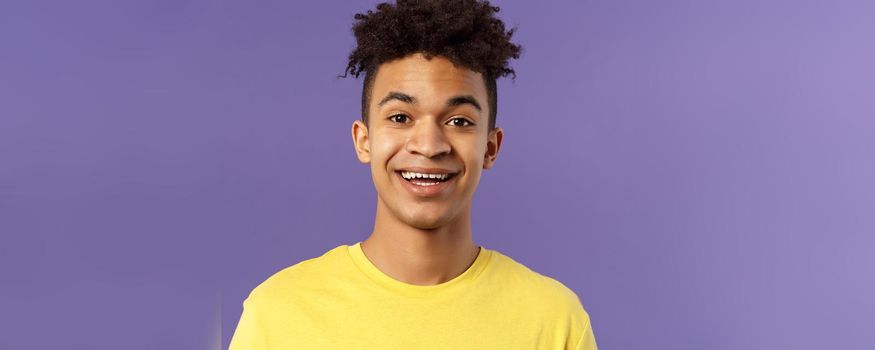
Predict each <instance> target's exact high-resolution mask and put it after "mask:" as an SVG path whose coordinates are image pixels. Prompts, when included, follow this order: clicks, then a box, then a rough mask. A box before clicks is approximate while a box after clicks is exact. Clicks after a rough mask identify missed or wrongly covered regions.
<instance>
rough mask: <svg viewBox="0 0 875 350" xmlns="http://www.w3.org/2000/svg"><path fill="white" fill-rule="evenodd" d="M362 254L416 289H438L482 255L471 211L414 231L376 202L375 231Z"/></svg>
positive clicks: (384, 270) (464, 210) (363, 243)
mask: <svg viewBox="0 0 875 350" xmlns="http://www.w3.org/2000/svg"><path fill="white" fill-rule="evenodd" d="M361 246H362V251H364V253H365V255H366V256H367V257H368V260H370V261H371V262H372V263H373V264H374V265H375V266H376V267H377V268H378V269H380V271H382V272H383V273H385V274H387V275H389V276H390V277H392V278H394V279H396V280H398V281H401V282H405V283H409V284H414V285H435V284H440V283H444V282H446V281H449V280H451V279H453V278H455V277H457V276H459V275H461V274H462V273H463V272H465V271H466V270H467V269H468V268H469V267H470V266H471V264H473V263H474V260H475V259H476V258H477V254H479V252H480V247H479V246H477V245H476V244H475V243H474V241H473V239H472V237H471V210H470V206H469V207H467V208H464V209H463V210H462V211H461V212H460V213H459V215H457V217H456V218H455V219H453V220H452V221H451V222H448V223H447V224H446V225H442V226H440V227H437V228H433V229H420V228H416V227H412V226H410V225H408V224H406V223H404V222H402V221H401V220H399V219H398V218H397V217H395V215H394V214H392V213H391V211H390V210H389V209H388V208H386V207H385V205H384V204H383V203H382V201H381V200H379V199H378V202H377V216H376V219H375V220H374V231H373V232H371V235H370V236H369V237H368V238H367V239H366V240H364V241H363V242H362V245H361Z"/></svg>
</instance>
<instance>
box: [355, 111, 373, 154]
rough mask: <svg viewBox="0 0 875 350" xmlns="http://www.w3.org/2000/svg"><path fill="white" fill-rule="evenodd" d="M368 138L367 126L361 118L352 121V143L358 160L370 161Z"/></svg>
mask: <svg viewBox="0 0 875 350" xmlns="http://www.w3.org/2000/svg"><path fill="white" fill-rule="evenodd" d="M369 140H370V139H369V138H368V127H367V126H366V125H365V123H364V122H362V121H361V120H356V121H354V122H352V143H353V145H354V146H355V154H356V156H357V157H358V159H359V162H362V163H364V164H367V163H370V162H371V145H370V142H369Z"/></svg>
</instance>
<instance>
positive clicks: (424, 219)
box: [401, 212, 451, 230]
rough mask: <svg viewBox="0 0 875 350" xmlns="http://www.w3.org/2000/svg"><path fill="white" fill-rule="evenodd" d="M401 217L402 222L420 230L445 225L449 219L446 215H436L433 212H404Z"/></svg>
mask: <svg viewBox="0 0 875 350" xmlns="http://www.w3.org/2000/svg"><path fill="white" fill-rule="evenodd" d="M401 218H402V219H401V221H404V223H406V224H408V225H410V226H411V227H415V228H418V229H420V230H431V229H436V228H438V227H441V226H444V225H446V224H447V223H448V222H450V219H451V218H449V217H447V216H446V215H437V213H434V212H431V213H422V212H419V213H405V214H404V215H402V216H401Z"/></svg>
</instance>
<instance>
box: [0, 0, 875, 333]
mask: <svg viewBox="0 0 875 350" xmlns="http://www.w3.org/2000/svg"><path fill="white" fill-rule="evenodd" d="M494 3H495V4H497V5H499V6H501V7H502V11H501V13H500V16H501V17H502V18H503V19H504V20H505V22H506V23H507V24H508V26H513V25H517V26H518V28H519V29H518V33H517V35H516V36H515V38H516V41H517V42H519V43H520V44H522V45H523V46H524V50H525V51H524V53H523V56H522V57H521V58H520V59H519V60H517V61H514V62H513V63H512V66H513V67H514V68H515V69H516V70H517V72H518V78H517V79H516V81H515V82H511V81H510V80H509V79H506V80H501V81H500V85H499V111H498V112H499V116H498V125H499V126H502V127H503V128H504V130H505V135H506V136H505V140H504V144H503V148H502V152H501V154H500V157H499V161H498V163H497V165H496V167H495V168H493V169H492V170H489V171H486V172H485V173H484V175H483V176H484V177H483V179H482V181H481V185H480V188H479V189H478V192H477V194H476V196H475V208H474V223H473V228H474V238H475V241H476V242H477V243H478V244H481V245H484V246H486V247H488V248H491V249H497V250H499V251H501V252H503V253H505V254H507V255H509V256H511V257H513V258H515V259H516V260H518V261H520V262H521V263H523V264H525V265H527V266H529V267H530V268H532V269H533V270H535V271H538V272H540V273H542V274H545V275H548V276H552V277H554V278H556V279H558V280H560V281H562V282H563V283H565V284H566V285H567V286H569V287H570V288H572V289H573V290H575V291H576V292H577V293H578V295H579V296H580V298H581V300H582V301H583V304H584V306H585V307H586V309H587V310H588V311H589V313H590V315H591V317H592V320H593V327H594V330H595V334H596V338H597V341H598V343H599V346H600V348H602V349H606V350H607V349H872V348H873V347H875V330H873V328H875V301H873V295H875V254H873V250H875V249H873V248H875V181H873V179H875V155H873V152H875V137H873V133H875V64H873V62H875V39H873V37H875V20H873V18H875V5H873V3H872V2H871V1H762V0H759V1H752V0H750V1H738V0H735V1H658V2H656V1H577V2H571V1H568V2H537V3H536V2H533V1H496V2H494ZM373 4H375V2H362V1H334V2H316V1H311V2H292V1H273V2H263V1H169V0H168V1H109V0H107V1H88V2H75V3H74V2H66V1H54V2H45V1H29V0H28V1H23V0H13V1H10V0H4V1H3V2H0V232H2V236H0V274H2V280H0V281H2V286H0V315H2V316H0V348H3V349H25V348H27V349H50V348H58V349H60V348H65V349H74V348H78V349H85V348H88V349H159V348H162V349H216V348H218V347H219V346H221V347H222V348H225V347H227V344H228V341H229V340H230V337H231V334H232V332H233V330H234V327H235V326H236V323H237V320H238V318H239V316H240V312H241V310H242V304H241V303H242V301H243V299H244V298H245V297H246V295H247V294H248V292H249V291H250V290H251V289H252V288H253V287H255V286H256V285H257V284H258V283H260V282H261V281H263V280H264V279H265V278H267V277H268V276H270V275H271V274H273V273H274V272H276V271H278V270H280V269H282V268H284V267H287V266H290V265H292V264H294V263H296V262H299V261H301V260H304V259H307V258H311V257H315V256H318V255H321V254H322V253H323V252H325V251H327V250H328V249H331V248H333V247H335V246H337V245H340V244H352V243H355V242H357V241H360V240H362V239H364V238H366V237H367V234H368V233H369V232H370V230H371V228H372V220H373V215H374V209H375V202H376V194H375V191H374V189H373V184H372V182H371V179H370V173H369V171H368V168H367V166H365V165H362V164H359V163H358V162H357V160H356V158H355V154H354V152H353V146H352V141H351V137H350V131H349V128H350V124H351V123H352V121H353V120H354V119H356V118H358V112H359V104H358V103H359V93H360V89H361V80H356V79H351V78H347V79H338V78H336V75H337V74H340V73H342V71H343V68H344V67H345V63H346V62H345V60H346V55H347V54H348V52H349V50H350V49H351V48H352V46H353V44H354V43H353V38H352V34H351V32H350V30H349V27H350V25H351V24H352V16H353V14H354V13H356V12H360V11H364V10H366V9H369V8H372V6H373Z"/></svg>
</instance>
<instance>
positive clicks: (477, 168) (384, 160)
mask: <svg viewBox="0 0 875 350" xmlns="http://www.w3.org/2000/svg"><path fill="white" fill-rule="evenodd" d="M488 108H489V106H488V103H487V93H486V85H485V83H484V80H483V77H482V75H481V74H480V73H477V72H474V71H471V70H468V69H466V68H462V67H455V66H453V64H452V62H450V61H449V60H447V59H446V58H443V57H441V56H435V57H432V59H431V60H427V59H425V58H424V57H423V56H422V55H421V54H415V55H410V56H407V57H405V58H402V59H398V60H394V61H390V62H386V63H384V64H382V65H381V66H380V68H379V70H378V73H377V75H376V76H375V77H374V82H373V87H372V90H371V98H370V106H369V116H368V124H369V125H368V126H365V125H364V123H362V122H361V121H360V120H356V121H355V122H354V123H353V126H352V136H353V141H354V142H355V147H356V153H357V155H358V158H359V160H360V161H361V162H362V163H370V165H371V176H372V177H373V181H374V186H375V187H376V189H377V194H378V196H379V200H380V202H379V203H378V205H380V206H383V207H384V209H388V211H389V212H391V214H392V215H394V216H395V217H396V218H397V219H398V220H400V221H402V222H404V223H406V224H407V225H409V226H412V227H416V228H420V229H433V228H438V227H441V226H444V225H446V224H448V223H450V222H452V221H453V220H454V219H458V218H460V216H459V215H460V214H466V213H467V212H468V211H470V205H471V199H472V197H473V194H474V190H475V189H476V188H477V184H478V183H479V181H480V172H481V170H482V169H488V168H490V167H491V166H492V165H493V163H494V162H495V158H496V156H497V155H498V149H499V147H500V145H501V138H502V130H501V129H500V128H495V129H494V130H492V131H490V130H489V110H488Z"/></svg>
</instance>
